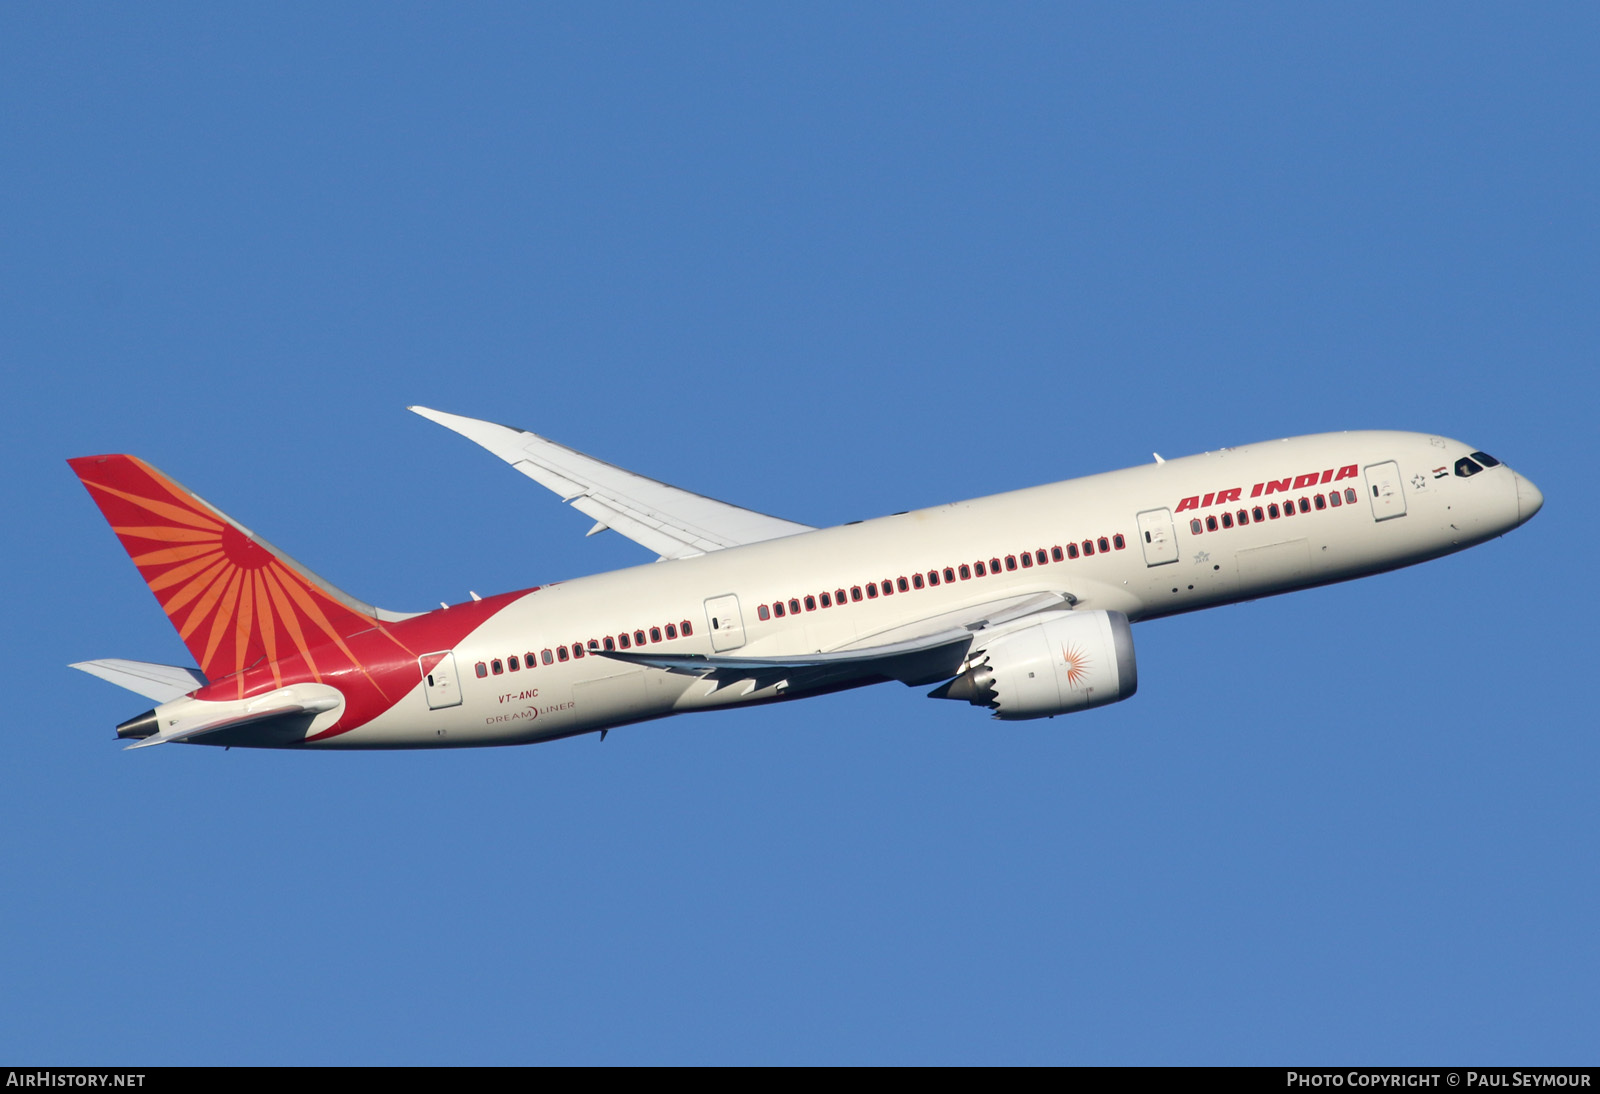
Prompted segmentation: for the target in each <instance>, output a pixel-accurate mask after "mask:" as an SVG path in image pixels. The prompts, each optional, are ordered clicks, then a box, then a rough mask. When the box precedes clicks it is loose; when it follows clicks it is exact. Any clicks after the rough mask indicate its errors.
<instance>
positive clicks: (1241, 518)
mask: <svg viewBox="0 0 1600 1094" xmlns="http://www.w3.org/2000/svg"><path fill="white" fill-rule="evenodd" d="M1234 517H1235V519H1236V520H1238V522H1239V523H1240V524H1249V523H1250V511H1249V510H1248V509H1241V510H1239V512H1238V513H1236V514H1234Z"/></svg>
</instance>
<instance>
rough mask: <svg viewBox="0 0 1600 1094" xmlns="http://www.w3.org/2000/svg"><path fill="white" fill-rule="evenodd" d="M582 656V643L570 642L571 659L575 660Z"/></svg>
mask: <svg viewBox="0 0 1600 1094" xmlns="http://www.w3.org/2000/svg"><path fill="white" fill-rule="evenodd" d="M582 656H583V643H582V642H574V643H573V644H572V659H573V660H574V661H576V660H577V659H578V658H580V657H582Z"/></svg>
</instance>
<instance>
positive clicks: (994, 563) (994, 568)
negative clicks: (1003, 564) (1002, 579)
mask: <svg viewBox="0 0 1600 1094" xmlns="http://www.w3.org/2000/svg"><path fill="white" fill-rule="evenodd" d="M989 572H990V573H991V574H997V573H999V572H1000V560H999V559H998V558H991V559H990V560H989Z"/></svg>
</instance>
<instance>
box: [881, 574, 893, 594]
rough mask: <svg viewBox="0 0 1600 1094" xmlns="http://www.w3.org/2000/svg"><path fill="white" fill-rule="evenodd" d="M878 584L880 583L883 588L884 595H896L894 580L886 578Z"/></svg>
mask: <svg viewBox="0 0 1600 1094" xmlns="http://www.w3.org/2000/svg"><path fill="white" fill-rule="evenodd" d="M878 585H879V587H880V588H882V589H883V595H884V596H893V595H894V582H893V581H890V580H889V579H888V578H884V579H883V580H882V581H880V582H878Z"/></svg>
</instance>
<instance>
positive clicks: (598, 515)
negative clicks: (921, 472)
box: [408, 406, 811, 558]
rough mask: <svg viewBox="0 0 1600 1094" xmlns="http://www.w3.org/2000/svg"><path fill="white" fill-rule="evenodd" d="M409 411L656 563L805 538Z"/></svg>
mask: <svg viewBox="0 0 1600 1094" xmlns="http://www.w3.org/2000/svg"><path fill="white" fill-rule="evenodd" d="M408 409H410V410H411V411H413V412H415V413H417V414H420V415H421V416H422V417H424V418H427V419H428V420H429V421H432V422H437V423H438V424H439V425H442V426H444V427H445V428H446V429H451V430H454V431H455V432H457V433H459V434H461V435H462V436H463V437H465V438H467V439H468V440H469V441H472V442H473V443H474V444H478V445H481V446H482V447H484V448H487V449H488V450H489V451H490V452H492V453H494V454H495V455H496V456H499V457H500V458H501V459H502V460H504V461H505V462H507V463H509V464H510V465H511V466H512V467H514V468H516V469H517V470H518V471H520V472H522V473H523V474H524V475H526V476H528V478H530V479H532V480H533V481H534V482H537V483H538V484H539V485H541V486H543V487H545V488H547V489H549V490H551V491H553V492H554V493H555V494H556V495H558V496H559V497H560V498H561V500H562V501H563V502H566V503H568V504H570V505H571V506H572V507H573V508H574V509H577V510H579V511H580V512H582V513H585V514H586V515H588V516H591V517H593V518H594V519H595V520H597V521H599V522H600V523H602V524H604V525H606V526H607V527H609V528H612V529H614V530H615V531H617V532H618V533H619V534H621V535H624V536H626V537H627V538H629V539H631V540H633V541H634V542H635V543H638V544H640V545H641V546H644V547H647V548H649V549H650V550H652V551H655V552H656V553H657V554H659V555H660V556H661V557H662V558H690V557H692V556H694V555H703V554H708V553H709V552H711V551H717V550H721V549H722V548H724V547H738V546H742V545H743V544H746V543H760V542H762V541H763V540H768V539H778V538H780V537H782V536H792V535H796V534H798V533H800V532H809V531H811V527H810V525H806V524H797V523H795V522H794V521H789V520H783V519H781V518H779V517H770V516H767V515H766V514H765V513H757V512H755V511H754V510H750V509H741V508H739V507H738V506H737V505H729V504H728V503H727V502H725V501H718V500H716V499H715V498H708V497H705V496H703V495H701V494H696V493H693V492H691V491H688V490H683V489H680V488H679V487H676V486H670V485H668V484H667V483H664V482H658V481H656V480H655V479H651V478H647V477H645V476H644V475H639V474H635V473H634V472H632V471H628V470H626V469H624V468H621V467H617V466H616V465H614V464H609V463H606V462H605V461H604V460H597V459H595V458H594V457H593V456H586V455H584V454H583V453H582V452H579V451H577V450H576V449H572V448H568V447H566V446H565V445H560V444H557V443H556V442H554V441H551V440H547V439H546V438H544V437H541V436H539V435H538V434H537V433H529V432H528V431H527V430H524V429H515V428H513V427H511V426H505V425H497V424H495V423H494V422H485V421H482V420H480V419H477V418H468V417H465V416H463V415H460V414H446V413H445V412H443V411H440V410H431V409H429V408H428V407H425V406H413V407H410V408H408Z"/></svg>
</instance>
